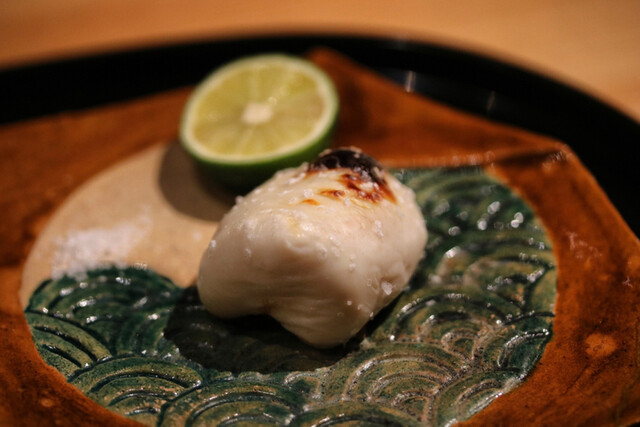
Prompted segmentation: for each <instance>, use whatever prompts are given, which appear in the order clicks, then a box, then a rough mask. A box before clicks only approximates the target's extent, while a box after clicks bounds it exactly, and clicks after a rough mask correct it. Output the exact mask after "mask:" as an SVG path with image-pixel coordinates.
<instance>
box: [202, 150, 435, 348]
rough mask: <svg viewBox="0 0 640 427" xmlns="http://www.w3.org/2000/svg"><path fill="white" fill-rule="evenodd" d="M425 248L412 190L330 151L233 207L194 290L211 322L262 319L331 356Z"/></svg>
mask: <svg viewBox="0 0 640 427" xmlns="http://www.w3.org/2000/svg"><path fill="white" fill-rule="evenodd" d="M426 240H427V232H426V227H425V221H424V219H423V217H422V214H421V212H420V209H419V207H418V205H417V204H416V202H415V196H414V193H413V191H411V190H410V189H409V188H407V187H405V186H403V185H402V184H401V183H400V182H398V180H397V179H396V178H394V177H393V176H392V175H391V174H389V173H388V172H386V171H385V170H384V169H383V168H382V167H381V166H380V165H379V163H378V162H377V161H376V160H374V159H373V158H371V157H370V156H368V155H366V154H364V153H362V152H361V151H359V150H357V149H352V148H340V149H336V150H332V151H331V150H329V151H326V152H324V153H323V154H321V155H320V157H318V158H317V159H316V160H315V161H313V162H312V163H309V164H303V165H302V166H300V167H298V168H290V169H286V170H283V171H281V172H279V173H277V174H276V175H275V176H274V177H273V178H272V179H271V180H269V181H267V182H266V183H264V184H263V185H262V186H260V187H258V188H256V189H254V190H253V191H252V192H251V193H249V194H248V195H247V196H246V197H244V198H240V199H239V200H238V202H237V204H236V205H235V206H234V207H233V208H232V209H231V211H230V212H229V213H228V214H227V215H226V216H225V217H224V218H223V220H222V222H221V223H220V226H219V228H218V230H217V231H216V233H215V234H214V236H213V238H212V240H211V243H210V244H209V246H208V248H207V249H206V251H205V253H204V255H203V257H202V261H201V263H200V271H199V276H198V291H199V294H200V298H201V300H202V302H203V304H204V305H205V307H206V308H207V310H208V311H210V312H211V313H213V314H214V315H217V316H221V317H237V316H243V315H250V314H268V315H270V316H272V317H273V318H275V319H276V320H278V321H279V322H280V323H281V324H282V326H283V327H284V328H286V329H288V330H289V331H291V332H293V333H294V334H296V335H297V336H298V337H299V338H300V339H302V340H303V341H305V342H307V343H309V344H311V345H314V346H317V347H331V346H335V345H338V344H341V343H344V342H346V341H347V340H348V339H349V338H350V337H351V336H353V335H354V334H356V333H357V332H358V331H359V330H360V329H361V328H362V327H363V326H364V325H365V324H366V323H367V321H369V320H370V319H371V318H373V317H374V316H375V314H376V313H377V312H378V311H380V310H381V309H382V308H383V307H384V306H385V305H387V304H388V303H390V302H391V301H392V300H393V299H394V298H395V297H396V296H397V295H398V294H399V293H400V292H401V290H402V289H403V288H404V287H405V285H406V284H407V282H408V281H409V278H410V277H411V274H412V273H413V271H414V269H415V268H416V266H417V264H418V261H419V260H420V258H421V257H422V254H423V249H424V246H425V243H426Z"/></svg>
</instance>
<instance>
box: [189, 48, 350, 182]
mask: <svg viewBox="0 0 640 427" xmlns="http://www.w3.org/2000/svg"><path fill="white" fill-rule="evenodd" d="M337 114H338V97H337V94H336V91H335V88H334V86H333V83H332V81H331V79H330V78H329V77H328V76H327V75H326V74H325V72H324V71H322V70H321V69H320V68H318V67H317V66H315V65H314V64H313V63H311V62H309V61H307V60H305V59H303V58H298V57H295V56H290V55H283V54H263V55H257V56H252V57H247V58H242V59H239V60H235V61H233V62H231V63H228V64H226V65H224V66H223V67H221V68H219V69H217V70H215V71H214V72H213V73H212V74H211V75H210V76H208V77H207V78H206V79H205V80H204V81H203V82H202V83H201V84H200V85H199V86H198V87H197V88H196V89H195V91H194V92H193V94H192V95H191V97H190V98H189V100H188V102H187V104H186V106H185V108H184V112H183V115H182V121H181V124H180V139H181V141H182V144H183V146H184V147H185V148H186V150H187V151H188V152H189V153H190V154H191V155H192V156H193V157H194V158H195V159H196V161H197V162H198V163H199V164H200V165H201V166H202V167H203V169H204V170H205V171H206V172H208V173H209V174H210V175H212V176H213V177H214V178H215V179H217V180H218V181H219V182H221V183H222V184H225V185H227V186H230V187H232V188H234V189H240V190H246V189H250V188H253V187H254V186H255V185H258V184H260V183H261V182H263V181H265V180H266V179H268V178H270V177H271V176H272V175H273V174H274V173H275V172H276V171H278V170H280V169H283V168H286V167H293V166H297V165H299V164H300V163H302V162H303V161H308V160H311V159H313V158H314V157H316V156H317V155H318V154H319V153H320V152H321V151H322V150H323V149H325V148H326V147H327V146H328V144H329V141H330V139H331V134H332V130H333V128H334V124H335V122H336V118H337Z"/></svg>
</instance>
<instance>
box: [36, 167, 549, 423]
mask: <svg viewBox="0 0 640 427" xmlns="http://www.w3.org/2000/svg"><path fill="white" fill-rule="evenodd" d="M396 175H397V176H398V178H399V179H400V180H402V181H403V182H404V183H405V184H406V185H408V186H410V187H411V188H413V189H414V191H415V192H416V198H417V200H418V203H419V205H420V206H421V208H422V211H423V213H424V216H425V218H427V219H428V221H427V227H428V230H429V242H428V244H427V248H426V256H425V258H424V259H423V260H422V261H421V263H420V265H419V267H418V270H417V271H416V274H415V275H414V277H413V278H412V280H411V282H410V284H409V285H408V286H407V289H406V290H405V291H404V292H403V294H402V295H401V296H400V297H399V298H398V299H397V300H396V301H395V302H394V303H393V304H392V305H390V306H389V307H387V308H385V310H383V311H382V312H381V313H379V315H378V316H376V318H375V319H373V321H372V322H370V324H369V325H367V327H366V328H365V329H364V330H363V333H362V335H360V336H358V337H356V338H354V339H353V340H352V341H351V342H350V343H348V344H347V345H346V346H345V347H344V348H341V349H333V350H330V351H326V352H325V351H319V350H316V349H312V348H309V347H307V346H305V345H304V344H302V343H300V342H299V341H298V340H297V339H296V338H295V337H293V336H292V335H291V334H289V333H288V332H286V331H284V330H283V329H282V328H280V327H279V325H277V324H276V323H275V322H273V321H270V320H268V319H265V318H244V319H239V320H234V321H228V320H222V319H216V318H214V317H212V316H210V315H209V314H207V313H206V311H205V310H203V308H202V305H201V303H200V301H199V299H198V298H197V294H196V293H195V292H194V290H193V289H187V290H183V289H180V288H178V287H177V286H175V285H174V284H173V283H172V282H171V281H170V280H169V279H167V278H165V277H161V276H159V275H157V274H155V273H154V272H152V271H148V270H144V269H140V268H134V267H130V268H123V269H120V268H115V267H113V268H104V269H98V270H93V271H89V272H88V273H87V277H86V279H84V280H75V279H72V278H69V277H64V278H62V279H59V280H48V281H46V282H44V283H43V284H42V285H41V286H40V287H39V288H38V289H37V290H36V291H35V292H34V294H33V295H32V297H31V299H30V303H29V306H28V307H27V308H26V310H25V316H26V318H27V321H28V323H29V325H30V328H31V331H32V334H33V339H34V343H35V345H36V347H37V349H38V351H39V352H40V354H41V355H42V357H43V359H44V360H45V361H46V362H47V363H49V364H50V365H52V366H54V367H55V368H56V369H58V371H60V373H61V374H62V375H64V376H65V377H66V378H67V380H68V381H69V382H70V383H71V384H73V385H74V386H76V387H77V388H79V389H80V390H82V392H83V393H84V394H85V395H87V396H88V397H90V398H91V399H93V400H94V401H96V402H97V403H99V404H101V405H102V406H104V407H106V408H109V409H110V410H112V411H114V412H117V413H119V414H122V415H124V416H126V417H129V418H132V419H134V420H137V421H140V422H142V423H145V424H148V425H159V426H173V425H180V426H182V425H188V426H196V425H221V426H225V425H232V424H240V425H245V424H247V425H249V424H250V425H292V426H324V425H370V426H374V425H398V426H410V425H422V424H430V425H438V426H443V425H450V424H453V423H455V422H456V421H462V420H465V419H468V418H469V417H471V416H472V415H473V414H475V413H476V412H478V411H480V410H481V409H482V408H484V407H486V406H487V405H488V404H489V403H491V401H492V400H493V399H495V398H496V397H498V396H500V395H502V394H504V393H507V392H508V391H510V390H511V389H513V388H514V387H515V386H517V385H518V384H519V383H520V382H521V381H523V380H524V378H525V377H526V376H527V375H528V374H529V373H530V372H531V370H532V369H533V368H534V366H535V364H536V362H537V361H538V360H539V358H540V357H541V355H542V352H543V350H544V347H545V345H546V343H547V342H548V341H549V340H550V339H551V325H552V319H553V311H554V303H555V295H556V270H555V259H554V256H553V252H552V250H551V246H550V244H549V241H548V239H547V237H546V235H545V232H544V230H543V228H542V226H541V225H540V223H539V222H538V220H537V219H536V218H535V216H534V214H533V212H532V211H531V209H530V208H529V207H528V206H527V205H526V204H525V203H524V202H523V201H522V200H521V199H520V198H519V197H517V196H516V195H515V194H514V193H513V192H512V191H510V190H509V189H508V188H507V187H505V186H504V185H502V184H501V183H499V182H498V181H497V180H495V179H494V178H492V177H490V176H488V175H487V174H486V173H484V171H483V170H482V169H480V168H458V169H412V170H399V171H396Z"/></svg>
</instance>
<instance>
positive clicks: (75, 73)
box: [0, 34, 640, 235]
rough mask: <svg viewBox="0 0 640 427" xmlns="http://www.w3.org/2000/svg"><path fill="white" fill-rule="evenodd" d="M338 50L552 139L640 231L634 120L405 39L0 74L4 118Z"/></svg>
mask: <svg viewBox="0 0 640 427" xmlns="http://www.w3.org/2000/svg"><path fill="white" fill-rule="evenodd" d="M315 46H327V47H330V48H333V49H336V50H338V51H340V52H342V53H344V54H345V55H347V56H349V57H351V58H352V59H354V60H356V61H357V62H360V63H362V64H364V65H367V66H369V67H371V68H373V69H374V70H376V71H378V72H380V73H381V74H383V75H385V76H387V77H388V78H390V79H392V80H395V81H397V82H400V83H402V84H404V83H405V82H406V81H407V80H408V79H410V80H411V81H412V82H413V87H414V90H415V91H416V92H418V93H421V94H424V95H427V96H429V97H431V98H432V99H436V100H438V101H441V102H443V103H446V104H449V105H452V106H454V107H456V108H459V109H462V110H466V111H469V112H472V113H474V114H477V115H480V116H484V117H488V118H490V119H492V120H495V121H498V122H504V123H510V124H513V125H516V126H519V127H522V128H525V129H529V130H532V131H535V132H539V133H543V134H547V135H550V136H553V137H556V138H558V139H560V140H562V141H564V142H565V143H567V144H568V145H569V146H571V148H572V149H573V150H574V151H575V152H576V153H577V154H578V155H579V157H580V159H581V160H582V161H583V163H584V164H585V165H586V166H587V168H588V169H589V170H590V171H591V172H592V173H593V174H594V175H595V177H596V179H597V180H598V182H599V183H600V185H601V186H602V188H604V190H605V191H606V193H607V194H608V196H609V197H610V199H611V200H612V202H613V204H614V205H615V206H616V207H617V208H618V210H619V211H620V213H621V214H622V216H623V217H624V218H625V220H626V221H627V223H628V224H629V226H630V227H631V228H632V230H633V231H634V232H635V233H636V235H640V197H638V196H637V188H638V187H639V186H640V173H638V171H637V170H636V167H637V165H636V163H637V162H636V157H635V155H634V154H633V153H635V152H636V151H637V146H638V145H639V144H640V124H639V123H638V122H636V121H634V120H633V119H631V118H629V117H627V116H625V115H624V114H622V113H620V112H618V111H616V110H615V109H613V108H611V107H610V106H607V105H606V104H604V103H602V102H600V101H599V100H597V99H595V98H593V97H591V96H589V95H586V94H584V93H582V92H580V91H577V90H575V89H573V88H571V87H568V86H567V85H564V84H562V83H559V82H557V81H554V80H552V79H549V78H546V77H544V76H541V75H538V74H535V73H532V72H529V71H527V70H524V69H522V68H519V67H517V66H514V65H510V64H506V63H504V62H500V61H497V60H495V59H491V58H487V57H484V56H479V55H476V54H472V53H468V52H464V51H461V50H457V49H452V48H448V47H444V46H440V45H436V44H429V43H424V42H414V41H408V40H404V39H393V38H382V37H367V36H361V37H356V36H341V35H318V34H315V35H286V36H264V37H256V36H254V37H247V38H233V39H216V40H205V41H197V42H191V43H187V44H178V45H169V46H162V47H155V48H148V49H141V50H133V51H126V52H118V53H110V54H102V55H96V56H89V57H83V58H79V59H70V60H64V61H58V62H51V63H45V64H37V65H30V66H26V67H21V68H14V69H8V70H4V71H0V94H2V96H0V123H9V122H15V121H19V120H23V119H27V118H33V117H38V116H42V115H46V114H51V113H57V112H60V111H66V110H75V109H83V108H87V107H91V106H95V105H100V104H105V103H109V102H114V101H120V100H124V99H129V98H135V97H140V96H143V95H147V94H151V93H155V92H160V91H163V90H168V89H173V88H178V87H181V86H185V85H192V84H195V83H197V82H198V81H200V80H201V79H202V78H203V77H204V76H206V75H207V74H208V73H209V72H210V71H211V70H212V69H213V68H215V67H216V66H218V65H220V64H222V63H223V62H226V61H228V60H230V59H232V58H234V57H237V56H242V55H249V54H254V53H258V52H268V51H279V52H289V53H294V54H301V53H304V52H305V51H306V50H308V49H310V48H312V47H315Z"/></svg>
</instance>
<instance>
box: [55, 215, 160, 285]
mask: <svg viewBox="0 0 640 427" xmlns="http://www.w3.org/2000/svg"><path fill="white" fill-rule="evenodd" d="M150 227H151V219H150V218H149V217H148V216H146V215H140V216H139V217H138V218H136V219H134V220H132V221H126V222H121V223H119V224H116V225H115V226H113V227H109V228H106V227H94V228H89V229H84V230H70V231H68V232H67V234H66V235H64V236H61V237H58V238H57V239H55V240H54V244H55V250H54V254H53V258H52V262H51V277H52V278H53V279H55V280H57V279H60V278H61V277H63V276H65V275H67V276H71V277H73V278H75V279H77V280H82V279H84V278H86V271H87V270H91V269H95V268H100V267H105V266H108V265H116V266H119V267H124V266H125V258H126V256H127V255H128V253H129V251H130V250H131V249H132V248H133V247H135V246H136V245H137V244H138V243H139V242H140V241H141V240H142V238H143V237H144V236H145V235H146V234H147V233H148V231H149V229H150Z"/></svg>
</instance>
